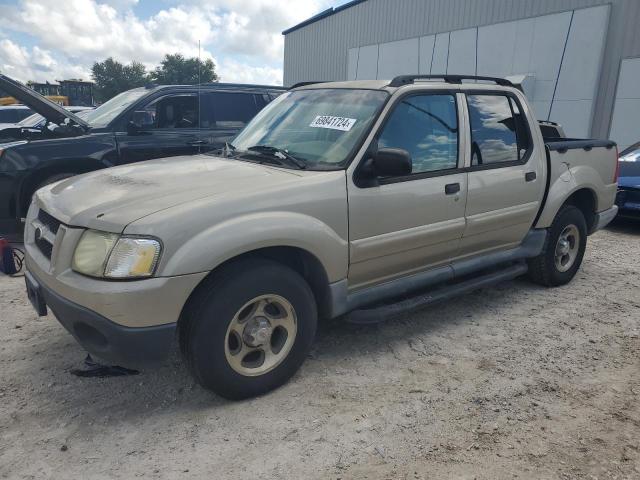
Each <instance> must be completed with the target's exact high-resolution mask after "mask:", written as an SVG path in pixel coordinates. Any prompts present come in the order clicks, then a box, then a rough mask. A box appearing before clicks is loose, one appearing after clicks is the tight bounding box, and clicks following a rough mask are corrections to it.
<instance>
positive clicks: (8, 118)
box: [0, 105, 33, 128]
mask: <svg viewBox="0 0 640 480" xmlns="http://www.w3.org/2000/svg"><path fill="white" fill-rule="evenodd" d="M31 114H33V112H32V111H31V109H30V108H29V107H27V106H25V105H7V106H4V107H3V106H0V128H2V127H3V125H5V124H13V123H18V122H19V121H20V120H22V119H24V118H27V117H28V116H29V115H31Z"/></svg>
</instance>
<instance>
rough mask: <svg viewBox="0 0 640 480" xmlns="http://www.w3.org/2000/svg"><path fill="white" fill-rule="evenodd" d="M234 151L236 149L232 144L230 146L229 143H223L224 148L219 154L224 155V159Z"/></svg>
mask: <svg viewBox="0 0 640 480" xmlns="http://www.w3.org/2000/svg"><path fill="white" fill-rule="evenodd" d="M236 150H237V149H236V147H234V146H233V145H232V144H230V143H229V142H224V147H222V148H221V149H220V153H222V155H224V156H225V157H230V156H231V155H233V152H235V151H236Z"/></svg>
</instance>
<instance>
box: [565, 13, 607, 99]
mask: <svg viewBox="0 0 640 480" xmlns="http://www.w3.org/2000/svg"><path fill="white" fill-rule="evenodd" d="M608 19H609V6H608V5H604V6H601V7H594V8H585V9H584V10H577V11H576V12H575V13H574V15H573V20H572V21H571V30H570V32H569V38H568V39H567V47H566V49H565V52H564V59H563V61H562V68H561V69H560V76H559V78H558V86H557V88H556V98H557V99H560V100H586V99H593V98H594V97H595V89H596V85H597V83H598V76H599V74H600V65H601V62H602V52H603V51H604V41H605V37H606V34H607V21H608Z"/></svg>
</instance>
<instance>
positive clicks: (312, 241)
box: [158, 212, 349, 282]
mask: <svg viewBox="0 0 640 480" xmlns="http://www.w3.org/2000/svg"><path fill="white" fill-rule="evenodd" d="M163 242H164V244H165V253H166V254H168V256H165V255H163V257H164V258H163V259H162V260H161V264H160V267H159V270H158V275H160V276H175V275H186V274H190V273H196V272H203V271H211V270H213V269H214V268H216V267H217V266H219V265H220V264H222V263H224V262H225V261H227V260H230V259H232V258H234V257H237V256H239V255H242V254H243V253H247V252H251V251H253V250H257V249H260V248H266V247H296V248H300V249H302V250H305V251H307V252H309V253H310V254H312V255H314V256H315V257H316V258H317V259H318V260H319V261H320V263H321V264H322V265H323V267H324V269H325V271H326V273H327V277H328V279H329V282H334V281H337V280H341V279H344V278H345V277H346V276H347V269H348V262H349V259H348V252H349V250H348V241H347V240H346V239H344V238H341V237H340V236H339V235H338V234H337V233H336V232H335V231H334V230H333V229H332V228H330V227H329V226H328V225H327V224H325V223H323V222H321V221H320V220H318V219H316V218H314V217H311V216H308V215H304V214H300V213H293V212H268V213H265V212H257V213H252V214H246V215H241V216H239V217H235V218H232V219H229V220H226V221H224V222H222V223H219V224H216V225H213V226H211V227H209V228H207V229H205V230H203V231H202V232H201V233H199V234H198V235H196V236H194V237H192V238H191V239H189V240H188V241H187V242H183V240H182V239H181V237H180V236H179V233H178V234H176V236H175V238H163ZM178 242H183V243H182V244H181V245H178Z"/></svg>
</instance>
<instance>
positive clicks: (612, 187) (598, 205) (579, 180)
mask: <svg viewBox="0 0 640 480" xmlns="http://www.w3.org/2000/svg"><path fill="white" fill-rule="evenodd" d="M557 168H558V169H559V170H560V172H562V173H560V172H559V173H560V175H558V176H557V177H556V180H555V181H554V182H553V183H552V184H551V185H550V187H549V193H548V195H547V201H546V203H545V205H544V208H543V210H542V213H541V215H540V218H539V219H538V222H537V223H536V225H535V228H548V227H550V226H551V224H552V223H553V219H554V218H555V216H556V214H557V213H558V211H559V210H560V207H562V205H564V203H565V202H566V201H567V199H568V198H569V197H570V196H571V195H572V194H573V193H574V192H576V191H578V190H581V189H587V190H589V191H590V192H591V193H592V195H593V197H594V203H595V212H594V213H596V212H600V211H602V210H606V209H607V208H609V207H611V205H613V203H614V201H615V196H616V190H617V188H616V184H615V183H612V184H605V183H604V182H603V181H602V177H601V176H600V174H599V173H598V172H597V171H596V170H595V169H594V168H592V167H590V166H587V165H577V166H575V167H569V165H568V164H567V163H563V164H562V166H558V167H557ZM562 170H564V171H562Z"/></svg>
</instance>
